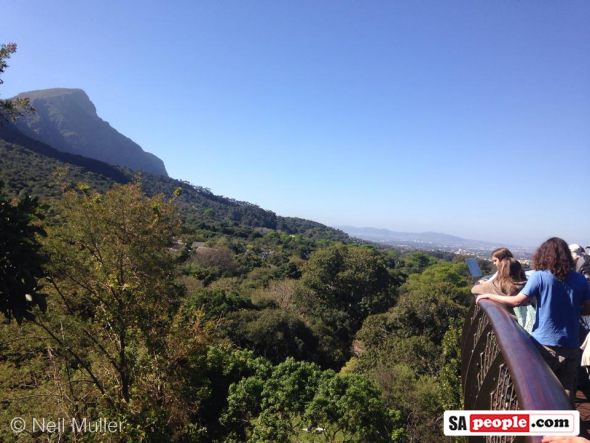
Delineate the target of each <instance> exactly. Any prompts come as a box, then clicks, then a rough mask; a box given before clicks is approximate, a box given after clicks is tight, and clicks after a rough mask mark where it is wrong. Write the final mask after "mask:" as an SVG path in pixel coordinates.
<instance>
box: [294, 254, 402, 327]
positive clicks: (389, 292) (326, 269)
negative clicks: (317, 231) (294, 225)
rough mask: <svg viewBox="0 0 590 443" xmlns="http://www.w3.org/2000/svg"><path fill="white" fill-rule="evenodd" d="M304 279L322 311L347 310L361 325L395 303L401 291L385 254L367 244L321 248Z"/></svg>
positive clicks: (307, 267) (305, 269) (305, 271)
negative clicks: (363, 245) (373, 249)
mask: <svg viewBox="0 0 590 443" xmlns="http://www.w3.org/2000/svg"><path fill="white" fill-rule="evenodd" d="M302 281H303V284H304V285H305V287H306V288H307V289H308V290H309V291H310V292H311V295H312V299H311V300H312V302H314V303H316V305H317V307H318V308H319V309H320V311H321V310H324V308H328V309H335V310H338V311H342V312H345V313H346V314H347V315H348V316H349V318H350V320H351V321H352V323H353V324H354V325H356V327H357V328H358V327H360V325H361V323H362V321H363V319H364V318H365V317H367V316H368V315H371V314H376V313H378V312H384V311H386V310H387V309H388V308H389V307H391V306H392V305H393V304H394V302H395V297H396V295H397V291H396V287H395V285H394V283H395V281H394V280H393V278H392V276H391V275H390V274H389V272H388V270H387V268H386V266H385V262H384V260H383V257H382V256H381V255H379V254H378V253H376V252H375V251H372V250H370V249H366V248H358V247H346V246H343V245H336V246H331V247H329V248H326V249H323V250H320V251H317V252H316V253H315V254H314V255H313V256H312V258H311V259H310V260H309V262H308V263H307V265H306V266H305V268H304V270H303V276H302Z"/></svg>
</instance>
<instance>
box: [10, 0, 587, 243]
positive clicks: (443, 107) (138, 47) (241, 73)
mask: <svg viewBox="0 0 590 443" xmlns="http://www.w3.org/2000/svg"><path fill="white" fill-rule="evenodd" d="M589 23H590V2H588V1H586V0H577V1H576V0H572V1H544V0H521V1H512V0H504V1H489V0H448V1H447V0H431V1H426V0H421V1H414V0H411V1H410V0H406V1H401V0H400V1H377V0H375V1H359V0H356V1H352V0H338V1H336V0H332V1H321V0H319V1H318V0H314V1H311V0H310V1H305V0H303V1H275V0H268V1H255V0H251V1H241V0H240V1H238V0H234V1H213V0H211V1H207V2H204V1H173V2H162V1H145V0H144V1H120V0H117V1H112V0H109V1H105V0H101V1H77V0H76V1H74V0H71V1H57V0H53V1H46V0H25V1H18V2H4V3H3V4H2V26H1V27H0V41H2V42H9V41H14V42H16V43H17V44H18V45H19V47H18V53H17V54H15V55H14V56H13V58H12V59H11V60H10V68H9V69H8V70H7V71H6V73H5V75H4V76H3V79H4V80H5V84H4V85H2V86H1V87H0V95H1V96H2V97H4V98H6V97H10V96H12V95H15V94H17V93H19V92H22V91H29V90H34V89H44V88H52V87H71V88H82V89H84V90H85V91H86V92H87V93H88V95H89V96H90V98H91V100H92V101H93V102H94V104H95V105H96V107H97V109H98V113H99V115H100V116H101V117H102V118H103V119H104V120H106V121H108V122H110V123H111V125H112V126H113V127H115V128H116V129H118V130H119V131H120V132H122V133H123V134H125V135H127V136H128V137H130V138H132V139H133V140H135V141H136V142H137V143H139V144H140V145H141V146H142V147H143V148H144V149H145V150H146V151H149V152H152V153H154V154H156V155H157V156H159V157H160V158H161V159H162V160H164V162H165V164H166V167H167V169H168V172H169V173H170V175H171V176H173V177H176V178H181V179H184V180H188V181H190V182H192V183H195V184H198V185H202V186H206V187H209V188H211V189H212V191H213V192H215V193H217V194H222V195H226V196H228V197H233V198H236V199H240V200H246V201H249V202H252V203H256V204H258V205H260V206H261V207H263V208H266V209H271V210H273V211H275V212H276V213H278V214H280V215H286V216H298V217H304V218H309V219H313V220H316V221H319V222H323V223H326V224H329V225H353V226H372V227H383V228H389V229H392V230H397V231H414V232H417V231H426V230H431V231H439V232H445V233H449V234H454V235H459V236H462V237H467V238H476V239H481V240H493V241H498V242H510V243H520V244H532V245H535V244H537V243H538V242H540V241H542V240H544V239H546V238H547V237H550V236H554V235H558V236H562V237H563V238H565V239H566V241H568V242H570V243H571V242H577V243H584V245H586V244H590V199H589V198H588V195H589V191H590V181H589V180H588V176H589V174H588V168H589V167H590V26H589V25H588V24H589Z"/></svg>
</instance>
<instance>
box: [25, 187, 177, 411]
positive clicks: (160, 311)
mask: <svg viewBox="0 0 590 443" xmlns="http://www.w3.org/2000/svg"><path fill="white" fill-rule="evenodd" d="M56 208H57V210H58V213H59V218H58V222H57V223H55V224H54V225H52V226H50V227H48V229H47V230H48V234H49V235H48V237H47V241H46V242H45V244H44V248H45V251H46V253H47V254H48V256H49V262H48V266H47V270H48V274H49V281H50V283H51V290H52V293H53V294H54V295H55V298H56V303H55V304H54V305H53V306H54V309H56V311H60V312H62V313H63V314H64V316H65V318H67V323H65V324H64V323H61V324H60V325H58V324H56V322H55V321H51V320H47V319H44V318H39V319H38V320H35V323H36V324H37V325H38V326H39V327H40V328H41V329H42V330H43V331H44V332H45V333H46V334H47V336H48V337H50V338H51V339H52V340H53V341H54V342H55V343H57V345H58V347H59V348H60V349H61V350H62V352H64V353H65V354H66V355H67V357H68V360H69V361H70V364H73V365H75V366H76V367H78V368H82V369H83V370H84V372H85V373H86V374H87V376H88V377H89V382H91V383H92V384H93V385H94V387H95V388H96V389H97V390H98V391H99V392H100V395H101V396H102V397H103V399H104V400H105V401H106V402H107V403H108V405H109V407H110V408H114V409H115V410H116V411H118V412H119V413H124V412H125V411H127V410H129V405H130V403H132V400H133V398H132V397H133V392H136V391H134V390H133V389H132V387H133V385H134V384H136V383H137V382H138V381H139V380H141V379H146V378H148V379H149V378H150V377H149V376H148V375H147V373H146V372H142V371H147V372H148V373H149V372H158V371H159V370H163V369H162V367H163V366H165V362H164V361H163V360H164V359H163V356H162V354H164V353H165V352H164V351H165V349H166V336H167V331H168V329H169V327H170V325H171V323H172V322H171V319H172V317H173V315H174V312H175V309H174V306H175V304H176V303H177V299H178V296H179V294H180V293H179V289H178V288H177V287H176V285H175V282H174V276H175V274H174V273H175V267H174V266H175V263H174V258H173V255H172V254H171V253H170V251H169V249H168V248H169V247H170V246H171V244H172V240H173V238H174V235H175V234H176V233H177V232H178V227H179V222H178V219H177V215H176V209H175V207H174V205H172V204H171V203H170V202H167V201H164V200H163V198H162V197H161V196H157V197H153V198H146V197H145V196H144V195H143V194H142V192H141V190H140V185H139V184H129V185H125V186H118V185H115V187H114V188H113V189H112V190H111V191H109V192H107V193H106V194H104V195H101V194H99V193H92V192H90V191H89V190H88V189H87V187H85V186H81V187H80V191H79V192H74V191H70V192H68V193H66V194H65V196H64V198H63V199H62V200H61V201H59V202H57V204H56ZM60 328H61V329H60ZM95 362H96V363H95ZM160 366H162V367H160ZM153 379H154V380H161V377H154V378H153ZM160 388H161V386H160Z"/></svg>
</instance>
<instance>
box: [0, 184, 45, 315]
mask: <svg viewBox="0 0 590 443" xmlns="http://www.w3.org/2000/svg"><path fill="white" fill-rule="evenodd" d="M3 186H4V183H3V182H2V181H1V180H0V312H2V313H3V314H4V315H5V316H6V317H7V318H8V319H11V318H15V319H16V320H17V321H18V322H19V323H20V322H21V321H22V319H23V318H28V319H33V318H34V316H33V312H32V311H33V308H34V307H35V306H38V307H40V308H41V309H42V310H45V308H46V296H45V294H43V293H41V292H40V291H41V290H42V285H41V284H40V283H39V279H41V278H42V277H43V269H42V265H43V261H44V260H43V257H42V255H41V254H40V244H39V242H38V238H39V236H44V235H46V234H45V231H44V229H43V227H42V226H41V225H40V223H39V222H40V221H41V220H42V219H43V218H44V216H43V213H42V211H41V209H42V208H41V206H40V205H39V202H38V199H37V198H31V197H29V196H28V195H25V196H24V197H22V198H20V199H18V200H17V201H16V202H15V203H11V202H9V201H8V200H7V199H6V197H5V196H4V194H3V193H2V188H3Z"/></svg>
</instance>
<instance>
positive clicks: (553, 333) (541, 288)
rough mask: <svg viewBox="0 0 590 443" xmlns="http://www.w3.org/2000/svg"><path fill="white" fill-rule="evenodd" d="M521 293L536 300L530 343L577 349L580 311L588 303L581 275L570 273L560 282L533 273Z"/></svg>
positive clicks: (588, 291) (587, 290)
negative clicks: (532, 341) (535, 312)
mask: <svg viewBox="0 0 590 443" xmlns="http://www.w3.org/2000/svg"><path fill="white" fill-rule="evenodd" d="M521 292H522V293H523V294H525V295H527V296H529V297H536V298H537V314H536V318H535V324H534V325H533V333H532V334H531V336H532V337H533V340H535V341H537V342H538V343H540V344H542V345H546V346H560V347H568V348H577V347H579V346H580V340H579V329H580V307H581V305H582V303H583V302H584V301H586V300H590V287H589V286H588V282H587V281H586V279H585V278H584V276H583V275H582V274H579V273H577V272H573V271H572V272H570V275H569V276H568V277H567V279H566V280H565V281H564V282H561V281H559V280H558V279H557V277H555V276H554V275H553V274H552V273H551V271H536V272H535V273H534V274H533V275H531V276H530V277H529V281H528V282H527V284H526V286H525V287H524V288H523V290H522V291H521Z"/></svg>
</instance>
